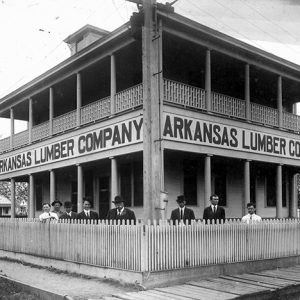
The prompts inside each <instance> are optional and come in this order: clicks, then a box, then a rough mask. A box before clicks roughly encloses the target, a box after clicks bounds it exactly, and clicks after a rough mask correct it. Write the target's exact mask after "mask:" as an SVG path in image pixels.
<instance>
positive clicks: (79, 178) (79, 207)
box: [77, 164, 83, 212]
mask: <svg viewBox="0 0 300 300" xmlns="http://www.w3.org/2000/svg"><path fill="white" fill-rule="evenodd" d="M82 204H83V172H82V166H81V165H79V164H78V165H77V211H78V212H81V211H82Z"/></svg>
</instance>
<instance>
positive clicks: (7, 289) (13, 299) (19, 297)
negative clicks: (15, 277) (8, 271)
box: [0, 278, 40, 300]
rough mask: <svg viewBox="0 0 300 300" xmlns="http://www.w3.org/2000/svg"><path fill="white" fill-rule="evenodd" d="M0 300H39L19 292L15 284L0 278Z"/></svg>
mask: <svg viewBox="0 0 300 300" xmlns="http://www.w3.org/2000/svg"><path fill="white" fill-rule="evenodd" d="M0 299H1V300H39V299H40V298H38V297H37V296H34V295H32V294H29V293H25V292H23V291H21V289H20V287H18V286H17V285H16V284H14V283H12V282H9V281H7V280H4V279H2V278H0Z"/></svg>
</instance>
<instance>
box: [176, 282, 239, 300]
mask: <svg viewBox="0 0 300 300" xmlns="http://www.w3.org/2000/svg"><path fill="white" fill-rule="evenodd" d="M180 288H182V289H185V290H187V291H189V290H190V291H193V292H195V293H197V294H198V293H201V294H204V293H205V294H206V295H207V297H211V298H212V299H233V298H236V296H237V295H236V294H232V293H227V292H223V291H217V290H212V289H209V288H205V287H199V286H193V285H188V284H185V285H184V286H180Z"/></svg>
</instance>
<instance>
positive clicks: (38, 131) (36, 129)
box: [32, 121, 49, 142]
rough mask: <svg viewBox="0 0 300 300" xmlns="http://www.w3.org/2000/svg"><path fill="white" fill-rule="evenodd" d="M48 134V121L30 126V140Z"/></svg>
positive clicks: (44, 136) (38, 138)
mask: <svg viewBox="0 0 300 300" xmlns="http://www.w3.org/2000/svg"><path fill="white" fill-rule="evenodd" d="M47 136H49V121H46V122H44V123H41V124H38V125H36V126H33V127H32V141H33V142H34V141H39V140H42V139H44V138H46V137H47Z"/></svg>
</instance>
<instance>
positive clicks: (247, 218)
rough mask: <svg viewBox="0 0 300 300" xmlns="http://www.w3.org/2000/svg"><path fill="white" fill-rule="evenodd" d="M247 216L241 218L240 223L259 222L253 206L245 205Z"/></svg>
mask: <svg viewBox="0 0 300 300" xmlns="http://www.w3.org/2000/svg"><path fill="white" fill-rule="evenodd" d="M247 209H248V214H247V215H245V216H243V218H242V222H243V223H246V224H253V223H257V222H260V221H261V217H260V216H258V215H256V214H255V204H254V203H252V202H250V203H247Z"/></svg>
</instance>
